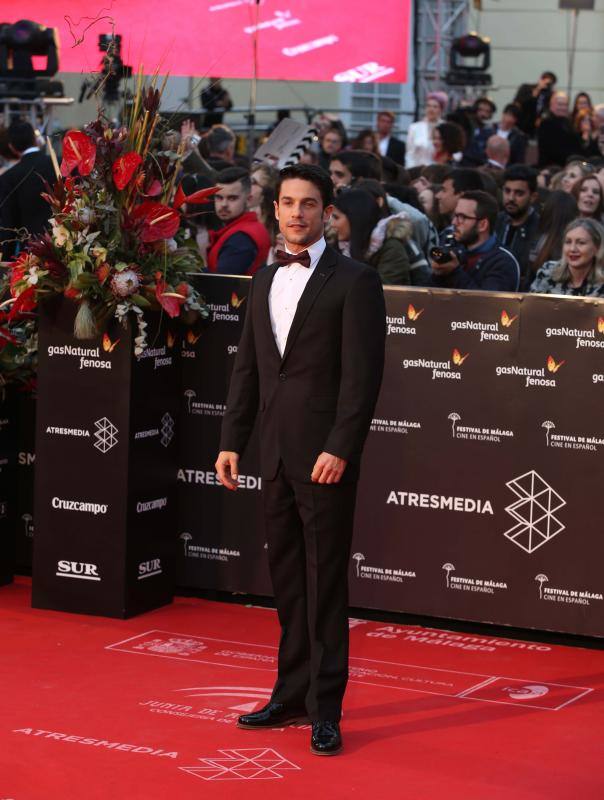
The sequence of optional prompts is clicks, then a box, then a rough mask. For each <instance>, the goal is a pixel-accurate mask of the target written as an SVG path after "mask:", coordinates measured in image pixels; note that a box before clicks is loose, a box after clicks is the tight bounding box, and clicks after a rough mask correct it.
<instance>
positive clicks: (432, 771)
mask: <svg viewBox="0 0 604 800" xmlns="http://www.w3.org/2000/svg"><path fill="white" fill-rule="evenodd" d="M29 602H30V584H29V582H28V581H26V580H25V579H19V580H18V582H17V583H16V584H15V585H13V586H8V587H3V588H1V589H0V632H1V642H2V647H1V652H2V655H1V661H0V686H1V687H2V698H3V708H2V712H1V713H0V800H9V799H10V800H59V798H60V799H61V800H63V799H65V800H84V798H91V800H96V799H97V798H98V799H99V800H101V798H102V800H108V799H111V800H126V799H130V798H136V799H138V798H144V799H145V800H155V798H158V799H159V798H161V799H162V800H165V798H171V797H173V798H178V800H189V798H191V799H192V798H212V797H218V798H235V797H245V798H246V800H259V798H263V800H272V798H283V797H286V798H287V800H293V799H294V798H308V797H310V796H315V795H316V796H319V797H323V796H325V797H329V798H338V799H339V798H350V797H355V796H356V797H359V798H361V797H362V798H366V797H369V798H371V800H373V798H376V799H377V798H383V797H392V798H409V800H437V799H438V800H440V798H447V800H457V799H458V798H459V800H504V798H505V800H528V799H529V798H531V800H532V799H533V798H534V799H535V800H537V798H539V800H541V798H548V799H549V800H552V798H553V799H554V800H562V799H564V800H567V799H568V800H571V799H572V800H602V798H603V797H604V778H602V776H601V774H600V770H601V769H602V762H603V755H604V745H603V740H604V736H603V732H604V706H603V703H602V699H603V697H604V691H603V690H604V653H602V652H600V651H594V650H586V649H581V648H570V647H559V646H549V645H545V644H539V643H530V642H516V641H514V640H511V639H494V638H493V639H491V638H489V637H488V636H479V635H469V634H468V635H466V634H453V633H446V632H444V631H437V630H431V629H422V628H417V627H408V626H402V627H396V626H391V625H389V624H382V623H377V622H363V621H354V620H353V621H352V622H351V625H352V631H351V653H352V656H353V658H352V662H351V666H352V682H351V684H350V686H349V691H348V693H347V697H346V705H345V718H344V722H343V732H344V746H345V750H344V752H343V753H342V755H340V756H337V757H335V758H317V757H316V756H313V755H312V754H311V753H310V752H309V732H308V729H307V728H288V729H285V730H282V731H265V732H254V731H241V730H238V729H237V728H236V727H235V719H236V717H237V716H238V714H240V713H242V711H248V710H253V709H254V708H256V707H259V706H260V705H262V704H264V702H265V700H266V698H267V697H268V694H269V692H270V688H271V686H272V682H273V677H274V663H275V653H276V651H275V648H274V644H275V642H276V640H277V624H276V616H275V614H274V612H273V611H270V610H266V609H260V608H246V607H242V606H235V605H230V604H222V603H212V602H207V601H201V600H192V599H183V598H179V599H178V600H177V601H176V602H175V603H174V605H172V606H170V607H167V608H165V609H162V610H160V611H155V612H153V613H150V614H146V615H144V616H142V617H138V618H135V619H132V620H128V621H116V620H105V619H100V618H96V617H81V616H77V615H67V614H60V613H55V612H48V611H38V610H32V609H31V608H29Z"/></svg>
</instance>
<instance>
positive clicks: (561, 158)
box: [537, 114, 581, 167]
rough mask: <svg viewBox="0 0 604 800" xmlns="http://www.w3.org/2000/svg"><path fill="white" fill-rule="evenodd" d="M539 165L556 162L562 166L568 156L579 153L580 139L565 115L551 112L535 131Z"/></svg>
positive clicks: (545, 165) (543, 165)
mask: <svg viewBox="0 0 604 800" xmlns="http://www.w3.org/2000/svg"><path fill="white" fill-rule="evenodd" d="M537 142H538V144H539V166H540V167H547V166H549V165H550V164H558V166H560V167H563V166H564V165H565V164H566V161H567V159H568V158H569V156H574V155H579V156H580V154H581V141H580V139H579V136H578V135H577V134H576V133H575V131H574V130H573V126H572V124H571V121H570V120H569V119H568V118H567V117H556V116H554V115H553V114H552V115H550V116H549V117H546V118H545V119H543V120H542V122H541V125H540V126H539V130H538V131H537Z"/></svg>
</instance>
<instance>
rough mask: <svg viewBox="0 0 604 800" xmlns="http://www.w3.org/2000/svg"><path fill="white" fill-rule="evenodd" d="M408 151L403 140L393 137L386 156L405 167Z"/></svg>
mask: <svg viewBox="0 0 604 800" xmlns="http://www.w3.org/2000/svg"><path fill="white" fill-rule="evenodd" d="M406 149H407V148H406V147H405V142H403V141H402V140H401V139H397V138H396V137H395V136H391V137H390V141H389V142H388V149H387V150H386V156H387V157H388V158H391V159H392V160H393V161H396V163H397V164H400V165H401V166H403V167H404V166H405V152H406Z"/></svg>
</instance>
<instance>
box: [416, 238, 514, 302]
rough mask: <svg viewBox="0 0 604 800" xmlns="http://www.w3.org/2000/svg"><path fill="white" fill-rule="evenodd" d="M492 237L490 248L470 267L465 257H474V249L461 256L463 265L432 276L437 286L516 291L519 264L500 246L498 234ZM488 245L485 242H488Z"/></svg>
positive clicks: (490, 290)
mask: <svg viewBox="0 0 604 800" xmlns="http://www.w3.org/2000/svg"><path fill="white" fill-rule="evenodd" d="M491 239H492V242H491V241H490V240H489V245H488V249H486V248H485V250H484V252H482V253H481V254H480V255H479V257H478V260H477V261H475V262H474V263H473V267H472V268H471V269H465V268H464V266H463V262H464V260H466V259H468V258H472V257H473V254H472V251H471V250H470V251H467V252H466V258H465V259H464V257H463V256H462V266H460V267H458V268H457V269H456V270H454V271H453V272H450V273H449V274H448V275H442V276H439V275H436V274H434V275H433V277H432V283H433V285H434V286H440V287H442V288H447V289H480V290H482V291H484V292H517V291H518V287H519V285H520V267H519V266H518V262H517V261H516V259H515V258H514V256H513V255H512V254H511V253H510V252H509V251H508V250H506V249H505V248H503V247H500V245H498V244H497V242H496V240H495V236H492V237H491ZM485 244H486V243H485Z"/></svg>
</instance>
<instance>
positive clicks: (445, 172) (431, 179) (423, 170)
mask: <svg viewBox="0 0 604 800" xmlns="http://www.w3.org/2000/svg"><path fill="white" fill-rule="evenodd" d="M418 169H419V173H418V175H417V177H418V178H419V177H420V175H421V177H422V178H425V179H426V180H427V181H428V183H441V184H442V182H443V181H444V180H446V179H447V178H450V177H451V173H452V172H453V169H452V167H450V166H449V165H448V164H427V165H426V166H425V167H418Z"/></svg>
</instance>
